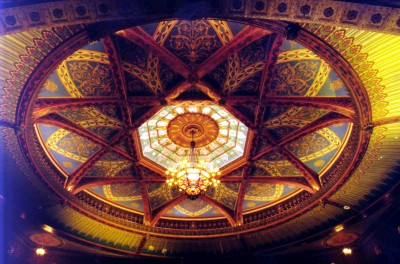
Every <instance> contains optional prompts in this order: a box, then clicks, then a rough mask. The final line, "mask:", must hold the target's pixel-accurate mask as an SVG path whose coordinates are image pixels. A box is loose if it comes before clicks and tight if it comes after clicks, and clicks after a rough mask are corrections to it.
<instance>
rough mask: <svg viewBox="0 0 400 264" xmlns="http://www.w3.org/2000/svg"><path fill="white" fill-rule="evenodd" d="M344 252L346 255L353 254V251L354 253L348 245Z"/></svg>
mask: <svg viewBox="0 0 400 264" xmlns="http://www.w3.org/2000/svg"><path fill="white" fill-rule="evenodd" d="M342 252H343V254H345V255H351V253H353V252H352V250H351V248H347V247H345V248H343V250H342Z"/></svg>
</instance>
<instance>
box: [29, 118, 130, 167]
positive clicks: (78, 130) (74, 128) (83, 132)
mask: <svg viewBox="0 0 400 264" xmlns="http://www.w3.org/2000/svg"><path fill="white" fill-rule="evenodd" d="M35 122H36V123H42V124H47V125H52V126H57V127H59V128H62V129H65V130H68V131H70V132H72V133H75V134H77V135H79V136H81V137H83V138H85V139H88V140H90V141H92V142H94V143H96V144H98V145H101V146H102V147H106V148H108V149H110V150H113V151H114V152H116V153H118V154H119V155H121V156H122V157H123V158H125V159H128V160H130V161H135V158H133V157H132V156H131V155H129V153H127V152H126V151H125V150H123V149H121V148H119V147H115V146H114V145H115V144H117V143H118V142H120V141H121V140H122V139H123V137H124V136H125V135H124V134H125V132H124V131H121V132H119V133H118V134H117V135H115V136H114V137H113V138H112V139H111V140H110V142H107V140H105V139H103V138H102V137H100V136H98V135H97V134H95V133H93V132H91V131H89V130H87V129H85V128H84V127H82V126H80V125H78V124H76V123H74V122H72V121H70V120H68V119H66V118H64V117H63V116H60V115H58V114H55V113H53V114H49V115H46V116H43V117H40V118H38V119H36V120H35Z"/></svg>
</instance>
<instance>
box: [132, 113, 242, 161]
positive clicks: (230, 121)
mask: <svg viewBox="0 0 400 264" xmlns="http://www.w3.org/2000/svg"><path fill="white" fill-rule="evenodd" d="M188 114H189V115H188ZM190 114H193V118H192V121H193V122H195V123H197V125H200V126H202V125H203V124H202V122H203V121H202V120H199V118H198V117H199V116H205V118H203V119H212V120H213V121H215V123H216V124H217V126H218V129H216V131H214V130H213V131H210V130H207V125H206V124H204V125H205V127H204V133H205V135H206V137H208V138H211V139H212V141H210V142H207V144H202V145H203V146H202V147H199V148H196V151H197V155H198V157H199V159H201V160H206V161H208V162H210V163H211V164H213V167H215V168H221V167H223V166H225V165H227V164H229V163H231V162H232V161H234V160H236V159H238V158H240V157H242V156H243V154H244V151H245V144H246V140H247V133H248V128H247V126H245V125H244V124H243V123H242V122H240V121H239V120H238V119H237V118H235V117H234V116H232V115H231V114H230V113H229V112H228V111H226V110H225V109H223V108H222V107H220V106H217V105H206V106H205V105H185V106H166V107H164V108H163V109H161V110H160V111H159V112H158V113H157V114H156V115H154V116H153V117H151V118H150V119H149V120H148V121H147V122H145V123H144V124H143V125H142V126H140V127H139V130H138V131H139V136H140V145H141V150H142V155H143V156H144V157H146V158H148V159H150V160H151V161H153V162H155V163H157V164H159V165H161V166H162V167H164V168H171V167H175V166H176V165H177V164H178V162H179V161H180V160H182V159H185V158H186V157H187V156H188V153H189V148H188V147H183V146H182V145H178V144H177V143H176V140H173V139H171V137H173V135H172V134H171V133H181V131H180V129H176V128H175V129H172V128H171V126H169V125H170V123H171V121H173V120H174V119H175V118H176V117H179V116H183V115H186V116H190ZM199 114H200V115H199ZM192 121H188V122H192ZM182 129H183V128H182ZM213 133H216V134H215V136H213V135H212V134H213ZM182 137H183V135H182ZM195 141H196V139H195ZM203 143H204V142H203ZM196 144H197V143H196Z"/></svg>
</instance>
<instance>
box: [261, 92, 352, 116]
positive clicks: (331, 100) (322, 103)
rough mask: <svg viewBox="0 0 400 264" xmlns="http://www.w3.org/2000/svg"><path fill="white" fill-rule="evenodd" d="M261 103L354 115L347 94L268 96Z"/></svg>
mask: <svg viewBox="0 0 400 264" xmlns="http://www.w3.org/2000/svg"><path fill="white" fill-rule="evenodd" d="M261 103H262V104H266V105H274V106H276V105H289V106H299V107H311V108H319V109H325V110H329V111H334V112H337V113H340V114H343V115H345V116H348V117H353V116H354V115H355V109H354V104H353V99H352V98H351V97H348V96H336V97H331V96H314V97H306V96H268V97H267V98H266V99H264V100H263V101H262V102H261Z"/></svg>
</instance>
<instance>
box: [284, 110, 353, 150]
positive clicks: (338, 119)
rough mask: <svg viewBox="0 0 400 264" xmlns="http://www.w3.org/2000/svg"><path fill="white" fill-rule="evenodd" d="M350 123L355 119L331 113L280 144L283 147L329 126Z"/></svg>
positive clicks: (285, 138)
mask: <svg viewBox="0 0 400 264" xmlns="http://www.w3.org/2000/svg"><path fill="white" fill-rule="evenodd" d="M349 122H353V119H351V118H349V117H347V116H344V115H341V114H339V113H336V112H330V113H328V114H325V115H323V116H321V117H320V118H318V119H316V120H314V121H313V122H311V123H309V124H307V125H305V126H303V127H301V128H299V129H297V130H296V131H294V132H292V133H291V134H289V135H287V136H286V137H284V138H283V139H282V140H281V141H279V142H278V144H279V145H281V146H283V145H286V144H289V143H291V142H293V141H296V140H298V139H299V138H302V137H304V136H306V135H308V134H310V133H313V132H316V131H318V130H321V129H323V128H326V127H328V126H332V125H337V124H343V123H349Z"/></svg>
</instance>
